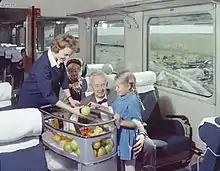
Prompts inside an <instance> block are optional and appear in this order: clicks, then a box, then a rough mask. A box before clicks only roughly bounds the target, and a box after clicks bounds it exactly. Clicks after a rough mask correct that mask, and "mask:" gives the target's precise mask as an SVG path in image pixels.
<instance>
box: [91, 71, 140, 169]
mask: <svg viewBox="0 0 220 171" xmlns="http://www.w3.org/2000/svg"><path fill="white" fill-rule="evenodd" d="M115 81H116V92H117V93H118V97H117V99H116V100H115V101H114V102H113V104H112V106H111V107H112V109H113V112H114V113H115V115H114V118H115V119H116V120H117V121H118V123H119V127H118V156H119V158H120V160H121V164H122V166H123V167H124V168H125V171H135V158H134V155H133V152H132V147H133V145H134V144H135V139H136V135H137V131H136V128H137V125H136V124H135V123H134V122H133V121H132V120H133V119H135V120H139V121H140V120H141V102H140V100H139V99H138V96H137V95H136V90H135V85H136V78H135V76H134V75H133V74H132V73H131V72H129V71H123V72H120V73H119V74H117V76H116V77H115ZM92 106H93V107H96V108H99V109H102V110H106V108H105V107H104V106H102V105H97V104H92Z"/></svg>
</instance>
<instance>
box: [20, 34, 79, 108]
mask: <svg viewBox="0 0 220 171" xmlns="http://www.w3.org/2000/svg"><path fill="white" fill-rule="evenodd" d="M76 50H77V41H76V40H75V38H74V37H73V36H71V35H68V34H63V35H58V36H57V37H56V38H55V39H54V40H53V41H52V44H51V47H50V49H49V50H48V51H45V52H44V53H43V54H42V55H41V57H40V58H39V59H37V61H36V62H35V63H34V64H33V66H32V69H31V71H30V72H29V74H28V77H27V78H26V80H25V81H24V83H23V85H22V88H21V91H20V97H19V101H18V104H17V108H32V107H33V108H39V107H41V106H44V105H48V104H51V105H55V106H57V107H60V108H63V109H66V110H69V111H70V112H71V111H74V110H73V108H72V107H70V106H69V105H67V104H65V103H63V102H62V101H60V100H59V92H60V87H62V89H63V91H64V92H65V95H66V96H67V99H68V100H69V102H70V104H71V106H73V107H74V106H76V105H77V104H79V102H78V101H76V100H73V98H72V97H71V94H70V91H69V87H68V76H67V72H66V69H65V67H64V61H65V60H67V59H68V58H69V57H70V56H71V55H72V53H73V52H75V51H76Z"/></svg>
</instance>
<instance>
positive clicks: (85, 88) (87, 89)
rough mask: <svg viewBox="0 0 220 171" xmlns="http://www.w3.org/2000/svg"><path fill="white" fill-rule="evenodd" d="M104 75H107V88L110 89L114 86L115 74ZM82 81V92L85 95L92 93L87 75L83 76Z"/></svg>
mask: <svg viewBox="0 0 220 171" xmlns="http://www.w3.org/2000/svg"><path fill="white" fill-rule="evenodd" d="M106 76H107V82H108V85H107V89H110V90H112V89H114V87H115V80H114V77H115V74H110V75H106ZM84 82H85V83H84V84H83V87H82V92H83V94H85V96H86V97H87V96H89V95H91V94H92V93H93V90H92V87H91V84H90V79H89V77H85V81H84Z"/></svg>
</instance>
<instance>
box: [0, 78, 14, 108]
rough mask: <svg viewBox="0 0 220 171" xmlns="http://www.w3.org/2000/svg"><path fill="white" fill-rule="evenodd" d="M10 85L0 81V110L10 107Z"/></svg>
mask: <svg viewBox="0 0 220 171" xmlns="http://www.w3.org/2000/svg"><path fill="white" fill-rule="evenodd" d="M11 99H12V86H11V85H10V84H9V83H8V82H3V83H0V111H2V110H8V109H11V108H12V101H11Z"/></svg>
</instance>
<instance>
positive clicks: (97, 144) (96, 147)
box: [93, 141, 101, 150]
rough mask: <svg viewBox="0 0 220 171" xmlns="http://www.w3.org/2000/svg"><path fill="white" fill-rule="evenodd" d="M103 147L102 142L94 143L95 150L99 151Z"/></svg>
mask: <svg viewBox="0 0 220 171" xmlns="http://www.w3.org/2000/svg"><path fill="white" fill-rule="evenodd" d="M100 147H101V142H100V141H96V142H94V143H93V149H95V150H97V149H99V148H100Z"/></svg>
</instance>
